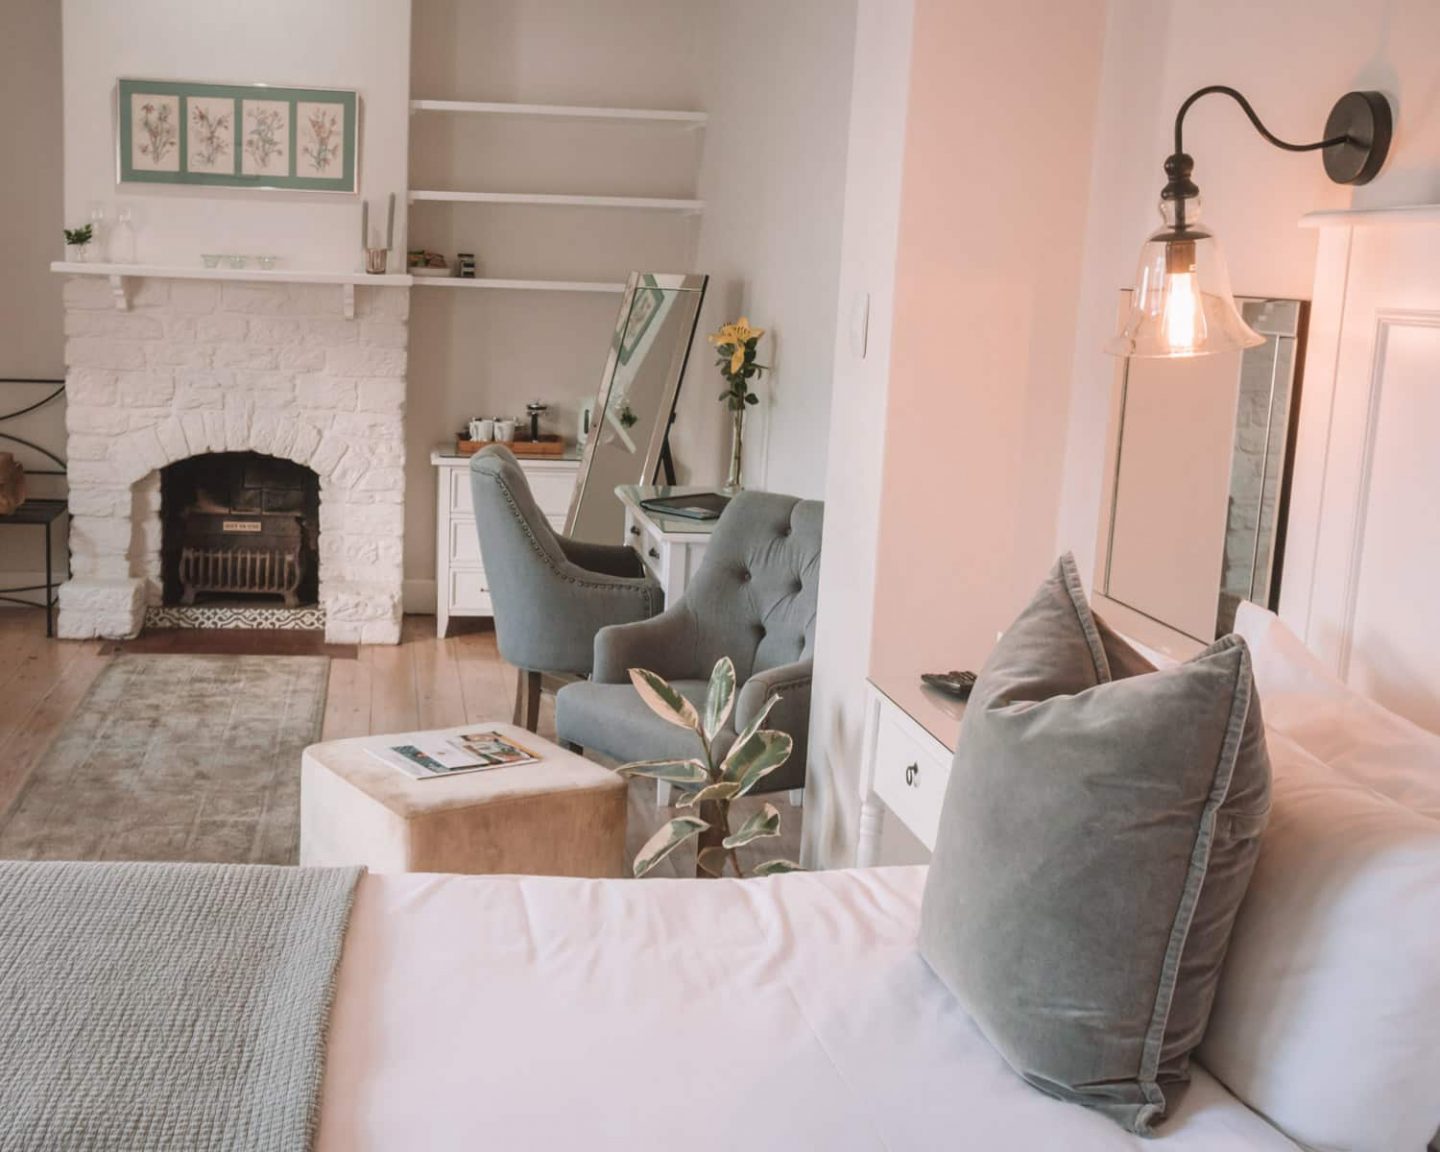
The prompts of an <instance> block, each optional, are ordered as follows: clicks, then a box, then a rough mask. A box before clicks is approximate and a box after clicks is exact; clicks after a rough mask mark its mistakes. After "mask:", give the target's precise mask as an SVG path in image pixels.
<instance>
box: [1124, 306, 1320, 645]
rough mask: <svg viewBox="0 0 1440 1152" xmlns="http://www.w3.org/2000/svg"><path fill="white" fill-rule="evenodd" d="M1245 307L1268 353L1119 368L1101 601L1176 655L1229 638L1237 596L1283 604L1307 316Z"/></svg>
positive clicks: (1139, 362) (1303, 309) (1260, 349)
mask: <svg viewBox="0 0 1440 1152" xmlns="http://www.w3.org/2000/svg"><path fill="white" fill-rule="evenodd" d="M1129 295H1130V294H1129V293H1128V292H1124V293H1122V294H1121V296H1122V299H1121V307H1122V310H1123V309H1124V308H1126V307H1128V297H1129ZM1236 303H1237V304H1238V305H1239V306H1240V310H1241V313H1242V315H1243V316H1244V318H1245V321H1246V323H1247V324H1249V325H1250V326H1251V327H1252V328H1254V329H1255V331H1257V332H1259V333H1260V334H1261V335H1262V336H1264V337H1265V343H1264V344H1261V345H1259V346H1257V347H1255V348H1248V349H1245V350H1244V351H1236V352H1225V353H1220V354H1217V355H1212V356H1197V357H1191V358H1187V359H1128V360H1122V361H1120V362H1119V364H1118V367H1117V371H1116V380H1115V388H1114V392H1113V395H1112V401H1111V411H1110V428H1109V436H1108V440H1107V449H1106V469H1105V498H1104V503H1103V505H1102V507H1103V509H1104V513H1103V514H1102V516H1101V523H1100V538H1099V545H1098V547H1097V549H1096V572H1095V592H1096V603H1097V604H1098V605H1099V606H1100V609H1099V610H1100V611H1101V613H1102V614H1103V615H1105V616H1106V618H1107V619H1110V620H1112V621H1114V622H1115V623H1116V624H1117V625H1119V626H1120V627H1121V628H1123V629H1124V630H1125V631H1127V632H1129V633H1130V634H1131V635H1133V636H1135V637H1136V639H1139V640H1141V641H1143V642H1144V643H1146V644H1149V645H1151V646H1152V647H1155V648H1157V649H1159V650H1161V651H1164V652H1166V653H1168V654H1170V655H1173V656H1177V657H1185V656H1189V655H1191V654H1193V653H1194V652H1196V651H1198V650H1199V649H1200V648H1202V647H1204V646H1205V645H1207V644H1209V643H1210V642H1211V641H1212V640H1214V639H1215V638H1216V637H1217V636H1221V635H1224V634H1225V633H1227V632H1229V631H1230V630H1231V628H1232V627H1233V625H1234V621H1235V610H1236V608H1237V607H1238V606H1239V604H1240V602H1241V601H1245V600H1248V601H1252V602H1254V603H1256V604H1260V605H1262V606H1264V607H1267V608H1272V609H1273V608H1274V607H1276V606H1277V604H1278V601H1279V586H1280V576H1281V566H1282V561H1283V555H1284V543H1285V540H1284V525H1285V511H1286V504H1287V499H1288V492H1289V480H1290V473H1291V466H1292V461H1293V453H1294V435H1293V428H1294V426H1295V418H1296V416H1297V414H1298V409H1299V400H1300V373H1301V367H1302V361H1303V359H1304V351H1303V350H1304V341H1305V331H1306V323H1307V320H1308V311H1309V307H1308V304H1307V303H1306V302H1305V301H1303V300H1277V299H1253V298H1238V299H1237V300H1236Z"/></svg>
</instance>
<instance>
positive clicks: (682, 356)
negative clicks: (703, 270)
mask: <svg viewBox="0 0 1440 1152" xmlns="http://www.w3.org/2000/svg"><path fill="white" fill-rule="evenodd" d="M707 282H708V277H705V276H698V275H666V274H663V273H658V272H632V273H631V275H630V280H629V283H628V284H626V286H625V296H624V299H623V300H622V301H621V302H620V314H619V317H618V318H617V319H616V321H615V334H614V335H613V336H612V337H611V340H610V354H609V356H608V357H607V358H606V361H605V372H604V374H603V375H602V376H601V377H600V390H599V391H598V392H597V393H596V396H595V402H594V405H593V407H592V408H591V410H590V418H589V427H588V429H586V436H585V454H584V456H583V457H582V458H581V461H580V477H579V479H578V480H577V481H576V484H575V495H574V498H573V499H572V501H571V504H570V516H569V519H568V521H567V523H566V528H565V533H566V535H567V536H574V537H576V538H577V539H580V540H587V541H590V542H591V543H595V544H613V543H615V542H616V541H617V540H619V539H620V538H621V537H622V536H623V535H624V528H625V512H624V508H623V506H622V505H621V503H620V501H619V500H618V499H616V496H615V489H616V488H617V487H618V486H619V485H621V484H650V483H652V482H653V481H654V478H655V472H656V469H657V468H658V467H659V466H660V458H661V450H662V448H663V447H664V445H665V438H666V435H667V434H668V433H669V431H670V419H671V415H672V413H673V412H674V411H675V401H676V400H677V399H678V398H679V395H680V381H681V379H682V378H683V377H684V375H685V364H686V361H687V360H688V359H689V356H690V345H691V344H692V342H693V341H694V339H695V325H696V324H697V323H698V322H699V319H700V305H701V304H703V303H704V301H705V286H706V284H707ZM667 482H669V483H673V481H667Z"/></svg>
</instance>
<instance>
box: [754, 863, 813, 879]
mask: <svg viewBox="0 0 1440 1152" xmlns="http://www.w3.org/2000/svg"><path fill="white" fill-rule="evenodd" d="M803 871H805V869H803V868H801V867H800V865H799V864H796V863H795V861H793V860H767V861H765V863H764V864H757V865H756V866H755V867H754V869H753V870H752V871H751V873H750V875H752V876H779V875H780V874H781V873H782V872H803Z"/></svg>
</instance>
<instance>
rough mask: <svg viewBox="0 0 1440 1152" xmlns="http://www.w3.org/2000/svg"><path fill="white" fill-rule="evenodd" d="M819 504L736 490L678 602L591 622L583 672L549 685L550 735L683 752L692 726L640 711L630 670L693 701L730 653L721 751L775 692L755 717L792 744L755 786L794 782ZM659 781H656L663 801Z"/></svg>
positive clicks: (810, 643)
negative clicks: (766, 710)
mask: <svg viewBox="0 0 1440 1152" xmlns="http://www.w3.org/2000/svg"><path fill="white" fill-rule="evenodd" d="M824 509H825V506H824V504H822V503H820V502H819V501H816V500H797V499H796V498H795V497H793V496H780V495H775V494H773V493H766V492H742V493H740V494H739V495H738V496H736V497H735V499H734V500H732V501H731V502H730V504H729V506H728V507H727V508H726V509H725V512H724V514H723V515H722V516H721V517H720V521H719V523H718V524H717V525H716V526H715V533H714V535H713V536H712V537H711V539H710V544H709V546H708V547H707V548H706V550H705V558H704V560H703V561H701V564H700V570H699V571H698V572H697V573H696V574H695V578H694V579H693V580H692V581H691V583H690V585H689V587H688V588H686V590H685V595H684V596H682V597H681V598H680V602H679V603H678V604H673V605H671V606H670V607H669V608H667V609H666V610H665V611H664V612H662V613H661V614H660V615H659V616H656V617H654V618H653V619H651V620H645V621H641V622H639V623H635V624H622V625H614V626H611V627H609V628H603V629H601V630H600V632H599V634H598V635H597V636H596V637H595V664H594V669H593V671H592V674H591V678H590V680H589V681H588V682H585V683H578V684H568V685H566V686H565V687H564V688H562V689H561V690H560V692H559V693H558V694H557V695H556V697H555V727H556V731H557V732H558V733H559V736H560V739H561V740H563V741H565V742H566V743H568V744H572V745H576V746H579V747H583V748H590V749H593V750H595V751H597V752H601V753H603V754H605V755H606V756H611V757H614V758H615V759H617V760H627V761H629V760H659V759H666V758H670V757H675V758H680V759H686V758H689V757H691V756H694V755H695V752H696V744H695V739H694V736H693V735H692V734H690V733H687V732H685V731H684V730H683V729H680V728H676V727H674V726H673V725H671V724H667V723H665V721H663V720H661V719H660V718H659V717H657V716H655V715H654V714H653V713H651V712H650V710H649V708H647V707H646V706H645V704H644V702H643V701H641V699H640V696H639V694H638V693H637V692H636V691H635V689H634V687H633V686H632V685H631V683H630V676H629V670H630V669H631V668H648V669H650V670H651V671H652V672H656V673H658V674H659V675H661V676H664V677H665V678H666V679H667V680H669V681H670V682H671V683H672V684H673V685H674V686H675V688H676V689H677V690H678V691H679V692H681V693H682V694H683V695H684V696H685V697H686V698H687V699H690V700H691V701H693V702H695V703H696V704H697V705H699V704H701V703H702V702H703V700H704V696H705V689H706V684H707V682H708V680H709V677H710V670H711V668H713V667H714V665H715V662H716V661H717V660H719V659H720V657H721V656H729V657H730V659H731V660H733V661H734V662H735V678H736V681H737V683H739V685H740V690H739V692H738V694H737V695H736V700H735V710H734V714H733V716H732V717H731V719H730V722H729V723H728V724H727V725H726V726H725V729H724V730H723V731H722V733H721V734H720V737H719V739H718V742H717V745H718V748H719V750H720V752H721V753H723V752H724V751H727V750H728V749H729V747H730V745H732V744H733V743H734V741H735V736H736V733H737V731H738V728H743V727H744V726H745V725H746V724H747V723H748V722H749V721H750V720H751V719H752V718H753V717H754V715H755V714H756V712H758V711H759V709H760V706H761V705H762V704H763V703H764V702H765V700H766V699H767V698H768V697H769V696H770V695H772V694H778V695H779V696H780V697H781V700H780V703H779V704H778V705H776V707H775V710H774V711H773V712H771V713H770V718H769V720H768V721H767V722H766V727H768V728H775V729H778V730H780V731H783V732H788V733H789V734H790V735H791V736H792V737H793V738H794V740H795V750H794V752H793V753H792V754H791V757H790V759H789V761H788V762H787V763H786V764H785V765H783V766H782V767H781V768H779V769H778V770H777V771H775V772H773V773H772V774H771V775H770V776H768V777H766V778H765V781H764V784H763V786H762V789H761V790H763V791H767V792H782V791H794V790H796V789H799V788H801V787H803V786H804V783H805V756H806V742H807V741H806V737H807V733H808V729H809V724H810V678H811V674H812V671H813V664H812V662H813V657H814V650H815V604H816V593H817V590H818V584H819V579H820V535H821V521H822V519H823V517H824ZM667 791H668V790H666V789H664V788H662V789H661V791H660V802H661V803H662V804H663V803H665V802H666V799H667Z"/></svg>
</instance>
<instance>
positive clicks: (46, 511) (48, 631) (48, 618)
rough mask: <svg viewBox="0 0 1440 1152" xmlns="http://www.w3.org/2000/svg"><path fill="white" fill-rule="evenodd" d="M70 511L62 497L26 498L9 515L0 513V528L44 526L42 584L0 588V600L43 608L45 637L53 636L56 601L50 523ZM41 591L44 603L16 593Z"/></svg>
mask: <svg viewBox="0 0 1440 1152" xmlns="http://www.w3.org/2000/svg"><path fill="white" fill-rule="evenodd" d="M69 510H70V509H69V506H68V505H67V504H66V502H65V501H64V500H26V501H25V503H24V504H22V505H20V507H19V508H17V509H15V511H14V512H11V513H10V515H8V516H0V528H8V527H12V526H15V525H20V524H29V525H32V526H39V527H43V528H44V529H45V583H44V584H26V585H23V586H21V587H18V588H0V600H6V601H9V602H10V603H11V604H24V605H27V606H28V607H31V608H44V609H45V635H46V636H54V635H55V604H56V600H57V597H56V595H55V573H54V560H53V559H52V553H51V548H50V543H51V542H50V535H51V533H50V526H51V525H52V524H54V523H55V521H56V520H58V519H60V517H61V516H64V515H67V514H68V513H69ZM41 591H43V592H44V593H45V601H44V603H43V604H36V603H35V601H33V600H22V599H20V597H19V596H18V595H17V593H20V592H41Z"/></svg>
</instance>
